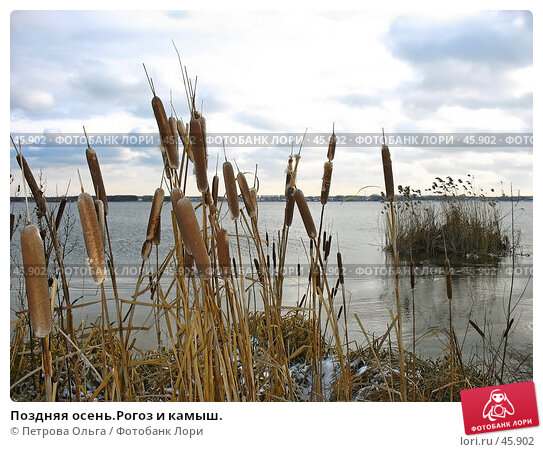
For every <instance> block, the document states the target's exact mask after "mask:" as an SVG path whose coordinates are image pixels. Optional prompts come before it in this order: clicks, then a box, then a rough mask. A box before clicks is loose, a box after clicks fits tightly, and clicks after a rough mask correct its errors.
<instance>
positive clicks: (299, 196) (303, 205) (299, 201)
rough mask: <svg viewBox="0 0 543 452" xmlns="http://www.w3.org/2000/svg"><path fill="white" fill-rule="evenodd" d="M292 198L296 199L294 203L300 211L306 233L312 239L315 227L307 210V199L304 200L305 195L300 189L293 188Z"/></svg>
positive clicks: (314, 234) (314, 235)
mask: <svg viewBox="0 0 543 452" xmlns="http://www.w3.org/2000/svg"><path fill="white" fill-rule="evenodd" d="M294 200H295V201H296V205H297V206H298V210H299V211H300V216H301V217H302V220H303V222H304V226H305V230H306V232H307V235H308V236H309V237H310V238H312V239H314V238H316V237H317V230H316V228H315V223H314V222H313V217H312V216H311V212H310V211H309V206H308V205H307V201H306V200H305V196H304V194H303V192H302V191H301V190H299V189H297V190H294ZM311 243H313V242H311Z"/></svg>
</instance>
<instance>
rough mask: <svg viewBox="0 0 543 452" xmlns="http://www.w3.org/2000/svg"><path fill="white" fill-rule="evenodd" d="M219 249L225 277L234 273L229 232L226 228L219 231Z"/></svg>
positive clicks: (222, 273) (221, 269)
mask: <svg viewBox="0 0 543 452" xmlns="http://www.w3.org/2000/svg"><path fill="white" fill-rule="evenodd" d="M217 249H218V251H219V267H220V271H221V275H222V277H223V278H228V277H229V276H230V275H231V274H232V268H231V267H230V247H229V246H228V232H226V229H219V230H218V232H217Z"/></svg>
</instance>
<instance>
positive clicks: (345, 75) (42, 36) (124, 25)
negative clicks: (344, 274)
mask: <svg viewBox="0 0 543 452" xmlns="http://www.w3.org/2000/svg"><path fill="white" fill-rule="evenodd" d="M172 39H173V40H175V42H176V44H177V45H178V47H179V48H180V50H181V53H182V57H183V63H184V64H185V65H186V66H187V67H188V70H189V73H190V74H192V75H195V74H197V75H198V98H199V99H200V100H202V101H203V103H204V113H205V114H206V118H207V128H208V131H210V132H216V133H251V132H276V133H303V131H304V130H305V129H306V128H308V131H309V132H315V133H329V132H330V130H331V127H332V123H333V122H335V125H336V132H338V133H341V132H353V133H364V132H368V133H376V132H379V131H380V130H381V127H384V128H385V130H386V131H387V132H428V133H430V132H527V133H531V132H532V91H533V81H532V16H531V14H530V13H528V12H521V11H518V12H516V11H498V12H479V13H469V14H465V13H463V14H450V13H447V14H444V15H440V14H430V13H425V14H401V15H399V14H392V13H389V12H387V13H385V12H375V13H371V12H356V13H355V12H331V13H324V12H319V13H313V12H307V13H279V12H274V13H271V12H254V13H249V12H232V13H225V12H186V13H185V12H142V13H137V12H134V13H132V12H130V13H129V12H118V13H112V12H42V11H36V12H31V11H16V12H14V13H12V16H11V126H10V128H11V132H12V133H23V132H26V133H43V132H45V131H50V132H65V133H79V132H80V131H81V128H82V126H83V125H85V126H86V128H87V130H88V131H89V132H90V133H129V132H155V131H156V122H155V120H154V117H153V113H152V109H151V104H150V101H151V92H150V89H149V85H148V84H147V80H146V78H145V74H144V72H143V69H142V63H145V64H146V66H147V68H148V70H149V72H150V74H151V76H152V77H153V80H154V84H155V87H156V89H157V94H158V95H159V96H160V97H162V99H163V101H164V103H165V105H168V103H169V93H170V89H171V90H172V93H173V102H174V105H175V108H176V111H177V114H178V115H180V116H181V117H182V118H183V119H186V118H187V117H188V109H187V106H186V101H185V95H184V91H183V85H182V81H181V75H180V71H179V63H178V60H177V57H176V54H175V51H174V49H173V46H172V44H171V40H172ZM167 111H168V113H169V108H167ZM96 150H97V153H98V157H99V159H100V162H101V164H102V171H103V174H104V178H105V181H106V187H107V189H108V193H109V194H151V193H152V192H153V191H154V189H155V188H156V186H157V185H158V184H159V183H160V177H161V171H162V169H161V157H160V151H159V150H158V149H157V148H152V147H150V148H143V147H139V148H129V147H112V148H105V147H100V148H96ZM219 150H220V148H217V147H211V148H209V153H210V162H211V163H210V167H211V168H210V174H212V173H213V172H214V167H215V165H214V162H215V159H216V154H217V152H218V151H219ZM23 152H24V153H25V155H26V158H27V159H28V160H29V163H30V165H31V167H32V168H33V169H34V170H35V171H36V172H37V171H38V170H40V169H41V170H43V174H44V175H45V177H46V179H47V192H46V194H49V195H54V194H55V191H56V190H57V188H58V191H59V192H63V191H64V190H65V188H66V186H67V184H68V181H69V180H70V179H71V181H72V185H71V187H72V188H71V190H70V192H71V194H76V193H77V185H78V184H76V180H77V172H76V169H77V168H80V169H82V170H84V171H82V174H83V176H84V183H85V184H86V185H87V186H89V189H90V186H91V184H90V176H89V175H88V172H87V171H86V161H85V153H84V147H83V146H82V147H78V148H51V147H48V148H32V147H24V148H23ZM227 152H228V154H229V156H232V157H233V158H235V159H236V161H237V163H238V165H239V166H240V167H241V168H242V169H243V170H246V171H251V170H253V168H254V165H255V163H258V165H259V169H258V172H259V176H260V193H261V194H278V193H281V192H282V191H283V183H284V168H285V166H286V160H287V158H288V154H289V152H290V149H289V148H286V147H278V148H271V147H253V148H249V147H243V148H233V147H232V148H228V149H227ZM391 152H392V158H393V165H394V171H395V180H396V182H397V183H398V184H403V185H411V186H415V187H419V188H424V187H427V186H429V185H430V184H431V183H432V180H433V178H434V177H436V176H441V177H443V176H448V175H451V176H456V177H464V176H465V175H466V174H467V173H470V174H473V175H474V176H475V177H476V183H477V185H478V186H481V187H483V188H486V189H489V188H491V187H495V188H499V186H500V182H501V181H503V183H504V184H506V186H508V185H509V183H512V184H513V186H514V187H515V188H516V189H520V190H521V192H522V193H524V194H531V193H532V149H531V148H522V147H520V148H468V147H463V148H423V147H421V148H414V147H399V146H395V147H394V146H392V147H391ZM325 154H326V149H325V148H318V147H316V148H309V147H308V148H304V150H303V151H302V161H301V163H300V165H301V167H300V173H299V179H298V182H299V183H298V185H299V187H300V188H302V189H303V190H304V192H305V193H306V194H318V193H320V178H321V173H322V164H323V162H324V158H325ZM14 157H15V151H14V150H13V149H12V150H11V155H10V166H11V170H12V173H14V175H15V176H18V167H17V165H16V163H15V159H14ZM191 181H192V188H190V189H189V190H188V191H189V194H195V193H196V189H195V183H194V180H193V179H191ZM366 185H379V186H380V185H383V183H382V170H381V166H380V151H379V148H378V147H377V148H373V147H361V148H356V147H345V148H341V147H338V149H337V151H336V158H335V160H334V176H333V183H332V189H331V193H332V194H348V193H353V192H356V191H357V190H358V189H359V188H360V187H362V186H366ZM11 190H12V192H13V190H14V187H13V186H12V188H11ZM374 191H375V192H378V191H380V190H374ZM368 193H371V190H368Z"/></svg>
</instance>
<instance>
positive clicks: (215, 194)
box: [211, 174, 219, 205]
mask: <svg viewBox="0 0 543 452" xmlns="http://www.w3.org/2000/svg"><path fill="white" fill-rule="evenodd" d="M211 198H212V199H213V204H215V205H217V201H218V199H219V176H217V175H216V174H215V175H214V176H213V182H212V183H211Z"/></svg>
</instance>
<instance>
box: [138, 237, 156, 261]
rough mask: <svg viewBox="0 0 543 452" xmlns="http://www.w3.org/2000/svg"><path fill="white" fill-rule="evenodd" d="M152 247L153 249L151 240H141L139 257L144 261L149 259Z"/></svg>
mask: <svg viewBox="0 0 543 452" xmlns="http://www.w3.org/2000/svg"><path fill="white" fill-rule="evenodd" d="M152 249H153V242H152V241H151V240H145V242H143V246H142V247H141V259H142V260H143V261H144V262H145V261H146V260H147V259H149V256H150V255H151V251H152Z"/></svg>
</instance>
